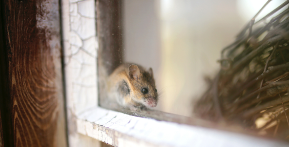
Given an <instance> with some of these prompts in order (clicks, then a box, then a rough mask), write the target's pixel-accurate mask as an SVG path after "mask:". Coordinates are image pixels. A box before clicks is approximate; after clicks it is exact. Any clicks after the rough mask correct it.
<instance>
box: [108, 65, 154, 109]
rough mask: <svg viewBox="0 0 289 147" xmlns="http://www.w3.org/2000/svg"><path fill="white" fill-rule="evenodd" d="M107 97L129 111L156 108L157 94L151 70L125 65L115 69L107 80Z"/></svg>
mask: <svg viewBox="0 0 289 147" xmlns="http://www.w3.org/2000/svg"><path fill="white" fill-rule="evenodd" d="M107 95H108V98H109V99H110V100H112V101H116V102H117V104H118V105H120V106H122V107H124V108H129V109H131V110H144V109H147V108H152V107H156V106H157V103H158V92H157V89H156V85H155V79H154V76H153V70H152V68H149V69H148V70H145V68H144V67H142V66H140V65H137V64H133V63H125V64H121V65H120V66H119V67H117V68H116V69H115V70H114V71H113V72H112V74H111V75H109V77H108V80H107Z"/></svg>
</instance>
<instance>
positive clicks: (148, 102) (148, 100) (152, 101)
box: [147, 97, 157, 107]
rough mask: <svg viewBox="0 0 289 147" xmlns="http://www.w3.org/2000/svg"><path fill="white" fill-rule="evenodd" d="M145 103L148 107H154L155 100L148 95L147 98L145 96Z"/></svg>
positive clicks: (155, 104)
mask: <svg viewBox="0 0 289 147" xmlns="http://www.w3.org/2000/svg"><path fill="white" fill-rule="evenodd" d="M147 105H148V106H150V107H156V106H157V101H156V100H155V99H154V98H152V97H149V98H147Z"/></svg>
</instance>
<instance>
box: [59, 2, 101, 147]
mask: <svg viewBox="0 0 289 147" xmlns="http://www.w3.org/2000/svg"><path fill="white" fill-rule="evenodd" d="M61 2H62V5H61V10H62V17H61V20H62V34H63V44H64V59H65V62H64V70H65V90H66V108H67V119H68V121H67V122H68V123H67V125H68V136H69V137H68V138H69V147H80V146H83V147H97V146H98V144H99V143H100V142H99V141H97V140H95V139H92V138H90V137H86V136H83V135H82V136H81V134H79V133H78V132H77V126H76V118H77V114H78V113H80V112H83V111H85V110H86V109H89V108H91V107H96V106H97V99H98V96H97V64H96V58H97V56H96V55H97V48H98V43H97V39H96V29H95V28H96V23H95V20H96V19H95V0H62V1H61Z"/></svg>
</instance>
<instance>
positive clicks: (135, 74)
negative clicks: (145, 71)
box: [128, 65, 140, 80]
mask: <svg viewBox="0 0 289 147" xmlns="http://www.w3.org/2000/svg"><path fill="white" fill-rule="evenodd" d="M128 69H129V76H130V77H131V78H133V79H135V80H138V79H139V77H140V70H139V68H138V66H137V65H131V66H129V68H128Z"/></svg>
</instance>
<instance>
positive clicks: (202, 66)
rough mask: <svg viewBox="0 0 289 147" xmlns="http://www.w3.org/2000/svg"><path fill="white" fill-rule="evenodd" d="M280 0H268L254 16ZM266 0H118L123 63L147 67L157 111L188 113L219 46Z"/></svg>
mask: <svg viewBox="0 0 289 147" xmlns="http://www.w3.org/2000/svg"><path fill="white" fill-rule="evenodd" d="M284 1H285V0H273V1H271V2H270V3H269V5H268V6H267V7H266V8H265V9H264V11H262V13H261V14H260V15H259V16H258V17H257V20H258V19H260V18H262V16H264V15H265V14H267V13H268V12H270V11H271V10H273V9H274V8H276V7H277V6H278V5H280V4H281V3H283V2H284ZM266 2H267V0H253V1H252V0H217V1H216V0H124V5H123V7H124V9H123V10H124V11H123V20H124V22H123V26H124V32H123V35H124V54H125V58H124V59H125V61H126V62H133V63H137V64H140V65H142V66H144V67H146V68H149V67H152V68H153V70H154V76H155V80H156V85H157V89H158V92H159V94H160V99H159V104H158V106H157V108H156V109H157V110H161V111H165V112H170V113H174V114H179V115H184V116H192V107H193V105H194V102H195V101H197V99H198V98H200V96H201V95H202V94H203V93H204V91H205V89H206V86H207V85H206V81H205V77H207V78H211V79H212V78H213V77H214V75H215V74H216V72H217V71H218V69H219V64H218V62H217V60H218V59H220V51H221V50H222V48H224V47H225V46H227V45H229V44H230V43H231V42H232V41H234V39H235V36H236V35H237V33H238V32H239V31H240V30H241V29H242V27H244V26H245V25H246V24H247V22H249V20H250V19H251V18H252V17H253V16H254V15H255V14H256V13H257V12H258V10H259V9H260V8H261V7H262V6H263V5H264V4H265V3H266Z"/></svg>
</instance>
